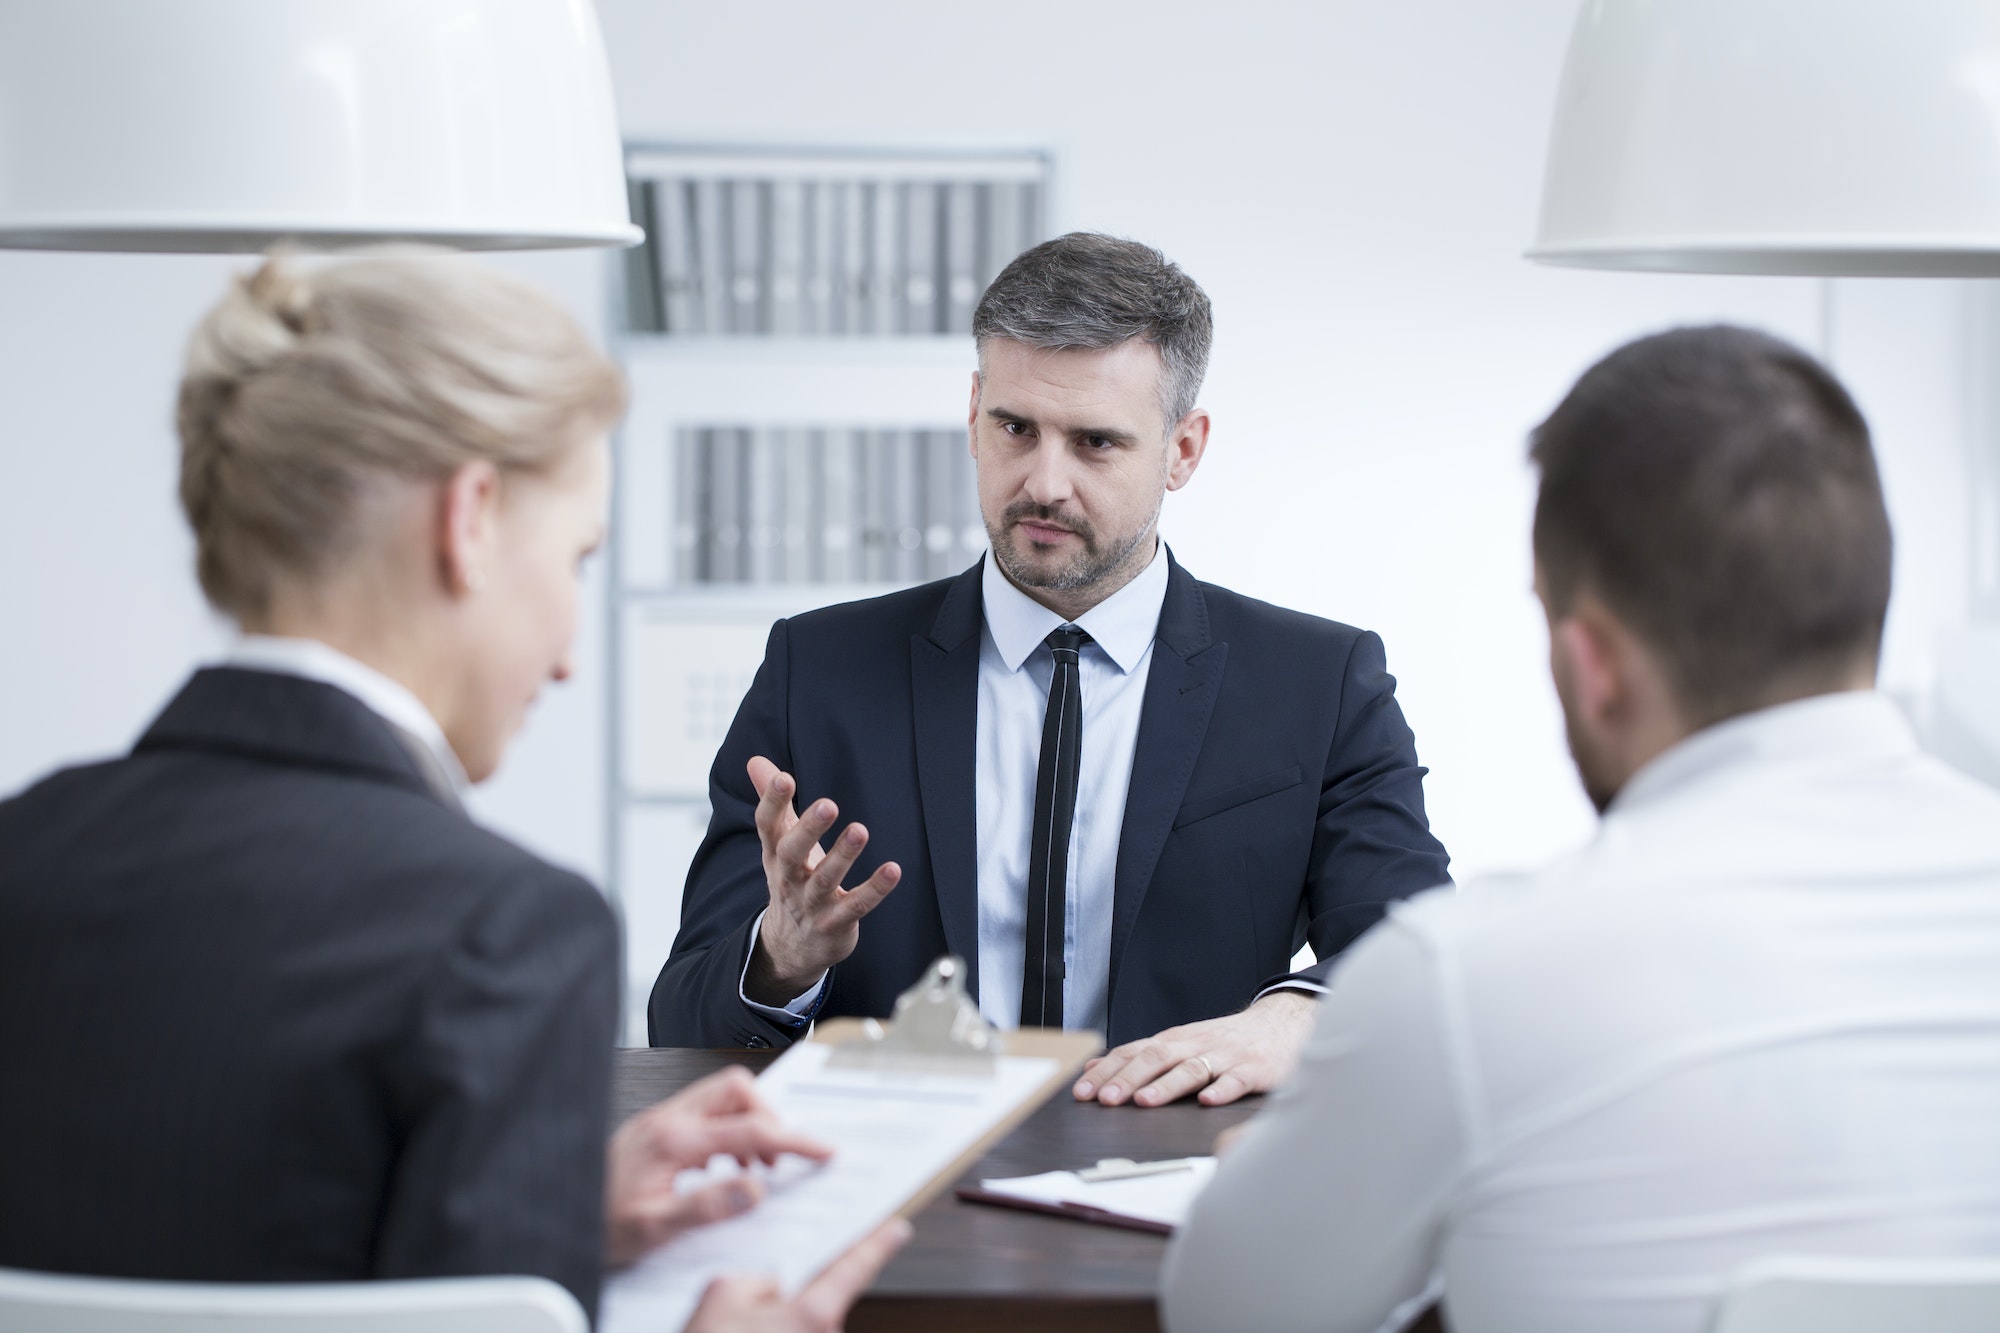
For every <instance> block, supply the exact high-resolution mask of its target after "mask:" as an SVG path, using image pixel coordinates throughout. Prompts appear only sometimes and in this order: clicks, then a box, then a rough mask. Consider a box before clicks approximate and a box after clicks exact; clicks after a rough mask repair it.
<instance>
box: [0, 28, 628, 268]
mask: <svg viewBox="0 0 2000 1333" xmlns="http://www.w3.org/2000/svg"><path fill="white" fill-rule="evenodd" d="M639 235H640V233H639V231H638V229H637V228H636V227H634V226H633V225H632V222H631V217H630V214H629V211H628V207H627V202H626V192H625V175H624V159H623V154H622V151H621V147H620V143H619V137H618V127H617V120H616V114H615V111H614V108H613V105H612V97H611V82H610V75H609V70H608V67H607V62H606V60H605V53H604V43H603V38H602V36H601V35H600V33H599V31H598V26H597V16H596V12H595V11H594V10H593V8H592V7H591V4H590V0H0V246H5V247H16V248H35V249H66V250H142V251H173V250H183V251H193V250H261V249H263V248H265V247H267V246H269V245H272V244H274V243H278V242H290V243H294V244H299V245H302V246H306V247H309V248H316V249H337V248H342V247H346V246H353V245H365V244H373V243H378V242H383V241H392V240H410V241H423V242H429V243H432V244H436V245H444V246H451V247H456V248H459V249H518V248H528V247H543V246H578V245H629V244H632V243H634V242H635V241H637V240H638V239H639Z"/></svg>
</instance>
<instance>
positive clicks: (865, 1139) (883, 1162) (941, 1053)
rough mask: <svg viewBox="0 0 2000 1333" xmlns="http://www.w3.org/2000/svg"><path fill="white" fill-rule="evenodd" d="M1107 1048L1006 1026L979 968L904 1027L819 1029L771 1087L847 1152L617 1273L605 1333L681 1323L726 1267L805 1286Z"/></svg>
mask: <svg viewBox="0 0 2000 1333" xmlns="http://www.w3.org/2000/svg"><path fill="white" fill-rule="evenodd" d="M1102 1047H1103V1042H1102V1039H1101V1038H1100V1037H1099V1036H1098V1034H1097V1033H1095V1032H1064V1031H1051V1030H1048V1029H1026V1030H1022V1031H1017V1032H1009V1033H998V1032H995V1031H994V1030H993V1028H992V1027H991V1026H989V1025H988V1024H987V1023H986V1021H985V1020H984V1019H983V1018H981V1017H980V1014H979V1007H978V1006H977V1005H976V1004H974V1003H972V1001H971V999H970V998H969V997H968V996H967V995H966V993H965V966H964V964H963V962H961V961H960V960H959V959H956V958H949V957H947V958H940V959H938V960H937V961H936V962H935V963H933V964H931V966H930V969H929V970H928V971H927V972H926V973H925V975H924V978H923V980H921V981H919V982H918V983H917V984H916V985H915V986H913V987H911V988H910V990H908V991H906V992H905V993H904V994H903V995H902V996H901V997H900V998H899V999H898V1000H897V1001H896V1011H895V1014H894V1016H893V1018H892V1019H891V1020H890V1021H889V1022H888V1023H886V1024H885V1023H883V1022H880V1021H878V1020H875V1019H831V1020H828V1021H827V1022H825V1023H822V1024H819V1025H818V1026H817V1027H816V1028H815V1030H814V1031H813V1033H812V1034H811V1036H810V1037H809V1038H807V1040H805V1041H803V1042H800V1043H798V1044H796V1045H794V1046H793V1047H792V1049H791V1050H789V1051H787V1052H786V1053H785V1054H784V1055H782V1056H780V1057H779V1058H778V1060H777V1061H776V1062H775V1063H774V1064H772V1065H771V1066H770V1067H768V1068H767V1069H765V1070H764V1072H763V1073H762V1074H760V1075H759V1076H758V1082H759V1085H760V1086H761V1087H763V1089H764V1090H765V1092H766V1095H767V1096H768V1097H769V1098H770V1099H771V1101H772V1104H773V1106H774V1107H775V1108H776V1109H777V1111H778V1114H779V1115H780V1116H781V1117H782V1118H783V1119H785V1120H786V1122H787V1123H789V1124H791V1125H792V1126H793V1127H794V1128H797V1129H800V1130H803V1131H804V1132H806V1133H809V1134H814V1135H816V1136H818V1137H821V1138H823V1139H824V1140H825V1141H826V1142H828V1143H831V1144H833V1145H834V1146H835V1149H836V1153H835V1157H834V1159H833V1161H832V1162H831V1163H829V1164H828V1165H827V1166H826V1167H807V1166H805V1164H803V1163H802V1162H800V1161H798V1160H797V1159H786V1161H783V1162H781V1163H780V1164H779V1165H778V1166H777V1167H775V1168H772V1169H771V1174H770V1175H768V1176H767V1177H766V1179H767V1181H768V1191H769V1192H768V1193H767V1195H766V1197H765V1199H764V1201H763V1202H762V1203H761V1204H759V1205H758V1206H757V1207H756V1208H753V1209H751V1210H750V1211H749V1212H747V1213H743V1214H739V1215H737V1216H736V1217H733V1218H730V1219H728V1220H726V1221H722V1222H717V1223H715V1224H713V1225H711V1226H707V1227H699V1228H696V1229H694V1230H693V1231H690V1232H684V1233H682V1234H681V1235H680V1236H678V1237H676V1238H675V1239H673V1240H671V1241H669V1242H668V1243H667V1244H666V1245H665V1246H663V1247H661V1248H660V1249H658V1250H655V1251H654V1252H653V1253H652V1254H651V1255H649V1256H648V1257H647V1258H645V1259H642V1260H640V1261H639V1262H638V1263H637V1264H635V1265H633V1266H632V1267H631V1268H628V1269H626V1270H624V1271H623V1272H621V1273H617V1274H614V1275H613V1276H612V1277H611V1278H610V1279H609V1280H608V1281H607V1282H606V1283H605V1286H604V1292H603V1297H602V1300H601V1302H600V1307H599V1318H598V1330H599V1333H627V1331H628V1330H638V1329H645V1330H647V1331H648V1333H657V1330H659V1329H663V1328H666V1329H672V1328H679V1327H680V1326H681V1325H682V1324H684V1323H685V1322H686V1321H687V1318H688V1316H689V1315H690V1314H691V1313H692V1312H693V1310H694V1308H695V1305H696V1304H697V1303H698V1302H699V1300H700V1298H701V1294H702V1292H703V1291H704V1290H705V1289H706V1287H707V1285H708V1281H709V1279H710V1278H712V1277H714V1276H718V1275H720V1274H722V1273H729V1272H764V1273H768V1274H770V1275H771V1276H773V1277H775V1278H777V1279H778V1281H779V1284H780V1286H781V1287H782V1288H783V1289H784V1290H786V1291H796V1290H797V1289H799V1288H800V1287H802V1286H803V1285H804V1284H805V1283H806V1282H807V1281H808V1280H810V1279H811V1278H812V1277H813V1276H814V1275H815V1274H817V1273H818V1272H819V1271H820V1270H821V1269H822V1268H824V1267H825V1265H826V1264H827V1263H829V1262H831V1261H832V1260H833V1259H835V1258H837V1257H838V1256H839V1254H841V1253H842V1252H844V1251H845V1250H846V1248H847V1247H848V1246H849V1245H851V1244H852V1243H853V1242H854V1241H856V1240H859V1239H860V1238H861V1236H862V1235H863V1234H865V1231H866V1229H867V1228H871V1227H873V1226H875V1225H876V1224H877V1223H879V1222H880V1221H881V1220H883V1219H885V1218H887V1217H890V1216H902V1217H906V1218H909V1217H914V1216H915V1215H916V1214H917V1213H919V1212H921V1211H922V1210H923V1209H924V1208H925V1207H926V1206H927V1205H928V1204H929V1203H930V1202H931V1201H932V1200H933V1199H935V1198H937V1197H938V1195H940V1194H942V1193H943V1192H944V1191H945V1190H946V1189H948V1188H949V1187H950V1186H951V1185H952V1184H953V1183H954V1182H955V1181H957V1180H958V1178H959V1177H960V1176H962V1175H964V1174H965V1172H966V1171H967V1170H968V1169H970V1168H971V1166H972V1165H973V1163H975V1162H977V1161H978V1160H979V1159H980V1158H981V1157H983V1156H984V1155H985V1154H986V1153H987V1152H988V1151H989V1150H990V1149H991V1148H992V1147H993V1145H994V1144H995V1143H997V1142H999V1140H1000V1139H1002V1138H1003V1137H1005V1136H1006V1135H1007V1134H1008V1133H1010V1132H1011V1131H1012V1130H1013V1129H1014V1128H1015V1127H1016V1126H1018V1125H1019V1124H1020V1123H1021V1122H1022V1121H1023V1120H1025V1119H1027V1118H1028V1117H1029V1116H1030V1115H1032V1114H1033V1113H1034V1112H1035V1111H1036V1110H1037V1109H1038V1108H1039V1107H1040V1106H1041V1105H1042V1104H1043V1103H1044V1102H1046V1101H1047V1100H1048V1099H1049V1098H1050V1097H1051V1096H1053V1095H1054V1094H1055V1093H1057V1092H1058V1091H1060V1090H1061V1089H1062V1088H1063V1087H1064V1086H1065V1085H1066V1084H1068V1083H1069V1082H1070V1081H1071V1080H1072V1079H1074V1078H1075V1077H1076V1073H1077V1071H1078V1069H1079V1068H1080V1067H1081V1066H1082V1064H1083V1062H1084V1061H1085V1060H1086V1059H1088V1058H1089V1057H1090V1056H1091V1055H1093V1054H1095V1053H1096V1052H1097V1051H1099V1050H1100V1049H1102ZM843 1163H844V1164H845V1169H843ZM788 1164H789V1166H790V1167H796V1168H799V1169H792V1170H788Z"/></svg>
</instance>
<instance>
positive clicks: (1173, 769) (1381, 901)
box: [649, 555, 1447, 1046]
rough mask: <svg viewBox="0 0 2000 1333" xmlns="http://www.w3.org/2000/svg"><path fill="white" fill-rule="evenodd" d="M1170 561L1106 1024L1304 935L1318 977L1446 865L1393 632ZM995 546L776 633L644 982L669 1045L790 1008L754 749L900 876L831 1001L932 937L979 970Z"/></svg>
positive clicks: (1220, 1003) (1125, 1031) (1285, 949)
mask: <svg viewBox="0 0 2000 1333" xmlns="http://www.w3.org/2000/svg"><path fill="white" fill-rule="evenodd" d="M1169 561H1170V566H1169V572H1168V575H1167V594H1166V602H1165V604H1164V606H1163V607H1162V609H1161V612H1160V624H1159V630H1158V633H1157V636H1156V642H1155V645H1154V651H1153V661H1152V667H1151V670H1150V673H1149V675H1148V678H1147V681H1146V693H1145V699H1144V701H1143V703H1142V707H1141V713H1140V722H1139V740H1138V750H1137V753H1136V755H1135V757H1134V762H1133V766H1132V782H1131V787H1130V791H1129V794H1128V796H1127V799H1126V807H1125V821H1124V824H1123V826H1122V828H1121V830H1120V835H1119V842H1118V861H1117V870H1116V878H1115V887H1114V895H1115V896H1114V899H1113V907H1112V933H1111V960H1110V961H1111V968H1110V995H1109V1005H1108V1011H1109V1020H1110V1021H1109V1027H1110V1032H1109V1034H1108V1037H1109V1040H1110V1041H1111V1042H1112V1044H1114V1045H1115V1044H1118V1043H1120V1042H1125V1041H1130V1040H1133V1039H1135V1038H1139V1037H1145V1036H1150V1035H1152V1034H1153V1033H1155V1032H1158V1031H1160V1030H1161V1029H1163V1028H1168V1027H1172V1026H1174V1025H1175V1024H1178V1023H1187V1022H1192V1021H1194V1020H1197V1019H1204V1018H1214V1017H1217V1016H1218V1015H1222V1014H1228V1013H1234V1012H1235V1011H1237V1010H1238V1009H1241V1008H1242V1007H1243V1006H1244V1005H1245V1004H1247V1003H1249V1002H1250V1000H1251V999H1253V998H1254V997H1255V996H1256V994H1257V993H1258V991H1259V990H1260V989H1261V988H1262V987H1264V986H1265V985H1267V984H1269V983H1271V982H1272V981H1275V980H1280V979H1282V978H1284V977H1285V976H1286V975H1287V971H1286V970H1287V968H1288V967H1289V966H1290V960H1291V958H1292V955H1293V954H1294V953H1296V952H1297V951H1298V948H1299V946H1300V945H1301V944H1303V943H1306V942H1307V941H1310V942H1311V944H1312V946H1313V951H1314V953H1315V954H1316V955H1317V957H1318V958H1319V959H1320V960H1321V961H1320V963H1319V964H1318V966H1317V967H1315V968H1313V969H1312V970H1311V972H1310V973H1309V974H1308V977H1307V979H1311V980H1322V979H1323V978H1324V977H1325V975H1326V974H1327V972H1328V971H1329V970H1330V969H1331V967H1332V965H1333V961H1334V958H1335V956H1336V955H1337V954H1339V952H1340V951H1341V950H1342V949H1344V948H1346V947H1347V945H1348V943H1349V942H1351V941H1352V940H1353V939H1354V938H1355V937H1356V936H1358V935H1360V934H1361V933H1362V932H1363V931H1365V930H1366V929H1368V927H1369V926H1371V925H1373V924H1374V923H1375V922H1376V921H1377V920H1378V919H1380V918H1381V916H1382V915H1383V913H1384V912H1385V911H1386V910H1387V906H1388V904H1389V903H1391V902H1393V901H1395V900H1396V899H1399V898H1404V897H1407V896H1409V895H1410V894H1413V893H1416V892H1419V891H1421V890H1423V889H1427V888H1431V887H1434V886H1436V885H1438V884H1441V883H1444V882H1445V880H1446V871H1445V867H1446V861H1447V858H1446V856H1445V851H1444V848H1443V847H1442V846H1441V845H1440V844H1439V843H1438V840H1437V839H1436V838H1434V837H1432V836H1431V834H1430V830H1429V827H1428V825H1427V823H1426V822H1425V818H1424V801H1423V785H1422V784H1423V775H1424V770H1423V769H1422V768H1420V767H1418V765H1417V754H1416V742H1415V738H1414V737H1413V736H1412V735H1411V733H1410V728H1409V727H1408V725H1407V724H1406V723H1405V722H1404V721H1403V714H1402V710H1401V709H1400V708H1398V707H1397V706H1396V699H1395V685H1396V682H1395V679H1394V677H1392V676H1390V675H1389V673H1388V670H1387V668H1386V666H1385V663H1384V658H1383V652H1382V641H1381V640H1380V639H1378V638H1377V637H1376V636H1375V635H1373V634H1370V633H1367V632H1366V631H1363V630H1358V629H1355V628H1353V627H1351V626H1348V625H1340V624H1335V623H1334V622H1332V621H1328V620H1321V619H1319V618H1317V617H1314V616H1307V615H1301V614H1299V613H1297V612H1294V611H1286V610H1283V609H1281V608H1278V607H1275V606H1271V605H1268V604H1267V603H1264V602H1258V601H1253V600H1252V599H1250V598H1248V597H1243V596H1239V595H1238V594H1236V593H1233V592H1230V591H1229V590H1227V589H1225V588H1218V587H1216V586H1214V585H1213V584H1207V583H1200V582H1197V581H1196V580H1195V579H1194V578H1193V577H1192V576H1190V575H1189V574H1188V572H1187V571H1186V570H1185V569H1183V568H1181V566H1180V565H1179V564H1178V563H1177V562H1172V557H1171V555H1170V556H1169ZM981 601H982V599H981V595H980V566H978V565H975V566H973V567H972V568H971V569H969V570H967V571H966V572H965V573H963V574H961V575H959V576H958V577H957V578H954V579H947V580H944V581H942V582H939V583H932V584H928V585H926V586H924V587H921V588H913V589H911V590H909V591H907V592H899V593H894V594H891V595H889V596H886V597H878V598H874V599H871V600H869V601H863V602H851V603H848V604H846V605H842V606H834V607H828V608H826V609H825V610H821V611H815V612H812V613H811V614H808V615H803V616H798V617H795V618H794V619H791V620H787V621H779V622H778V624H777V625H776V626H774V627H773V628H772V630H771V638H770V643H769V645H768V647H767V648H766V650H765V654H764V663H763V666H762V667H761V668H760V669H759V670H758V672H757V676H756V680H755V681H754V682H753V683H752V685H751V687H750V693H749V695H748V697H746V698H745V699H744V701H743V706H742V708H741V709H740V710H739V711H738V712H737V715H736V719H735V721H734V723H733V724H732V725H731V726H730V729H729V734H728V737H727V738H726V739H725V740H724V741H723V744H722V749H721V752H720V753H719V754H718V755H717V756H716V760H715V767H714V770H713V771H712V772H711V774H710V776H709V799H710V801H711V803H712V805H713V808H714V814H713V816H712V818H711V820H710V823H709V828H708V835H707V837H706V838H705V839H704V840H703V842H702V845H701V848H700V850H699V851H698V852H697V853H696V855H695V859H694V864H693V866H692V868H691V869H690V871H689V873H688V881H687V889H686V894H685V896H684V898H683V900H682V905H681V931H680V935H679V937H678V938H677V939H676V940H675V941H674V948H673V953H672V955H671V957H669V958H668V960H667V963H666V966H665V967H664V968H662V969H661V972H660V976H659V980H658V981H657V982H656V983H655V984H654V987H653V994H652V1002H651V1005H650V1009H649V1017H650V1028H651V1033H652V1040H653V1043H654V1044H655V1045H661V1046H767V1045H768V1046H779V1045H784V1044H787V1043H789V1042H790V1041H792V1040H793V1039H794V1038H795V1037H796V1036H797V1035H799V1028H798V1027H796V1026H790V1025H786V1024H783V1023H779V1022H774V1021H772V1020H771V1019H769V1018H766V1017H764V1016H763V1015H761V1014H759V1013H758V1012H757V1011H756V1010H754V1009H751V1008H750V1007H749V1006H747V1005H745V1004H744V1003H743V1001H742V999H741V992H740V989H739V985H740V979H741V976H742V973H743V965H744V962H745V960H746V959H747V958H748V957H749V950H750V946H751V943H752V940H751V927H752V925H753V923H754V921H755V919H756V917H757V914H758V913H759V912H760V911H761V910H762V909H763V908H764V907H765V906H766V905H767V904H768V902H769V892H768V890H767V888H766V886H765V880H764V870H763V859H762V852H761V848H760V846H759V843H758V839H757V830H756V825H755V822H754V813H755V809H756V793H755V791H754V790H753V789H752V787H751V785H750V780H749V777H748V775H747V774H746V772H745V764H746V763H747V761H748V760H749V759H750V757H751V756H752V755H759V754H761V755H764V756H766V757H767V758H769V759H771V760H772V761H773V762H775V763H777V764H778V765H779V766H780V767H781V768H784V769H785V770H787V771H788V772H790V773H792V774H793V775H794V776H795V777H796V778H797V779H798V784H799V793H800V796H801V798H802V799H804V800H814V799H818V798H820V797H830V798H831V799H832V800H834V801H835V802H837V803H838V804H839V806H840V810H841V819H842V821H843V822H844V821H846V820H850V819H858V820H861V821H862V822H863V823H865V824H866V825H867V826H868V830H869V841H868V847H867V849H866V851H865V853H864V855H863V857H862V858H861V860H860V861H858V862H857V863H856V865H855V868H854V870H853V872H852V874H851V876H850V878H849V880H848V882H849V883H859V882H861V880H862V879H864V878H865V877H866V876H867V875H869V874H871V873H872V872H873V870H874V868H875V867H876V866H878V865H880V864H881V863H882V862H883V861H889V860H893V861H896V862H897V863H898V864H899V865H901V867H902V869H903V879H902V882H901V883H900V884H898V885H897V887H896V889H895V891H894V892H893V893H891V894H890V895H889V896H888V897H887V898H886V899H885V900H884V901H883V902H882V904H881V905H880V906H879V907H877V908H876V909H875V910H874V911H873V912H872V913H870V914H869V915H868V917H867V918H866V919H865V920H863V922H862V923H861V942H860V944H859V945H858V946H857V947H856V949H855V951H854V953H853V954H852V955H851V956H850V957H849V958H848V959H847V960H846V961H844V962H842V963H841V964H839V965H838V966H837V967H835V968H834V969H833V972H832V975H831V977H830V979H829V983H828V989H827V993H826V995H825V997H824V1000H823V1002H822V1004H821V1007H820V1010H819V1013H820V1016H822V1017H832V1016H835V1015H844V1014H855V1015H872V1016H885V1015H887V1014H888V1013H889V1011H890V1009H891V1007H892V1005H893V1003H894V1001H895V998H896V996H897V994H898V993H899V992H901V991H903V990H905V989H907V988H908V987H909V986H910V985H911V984H913V983H914V982H915V981H916V979H917V977H918V976H919V975H920V974H921V973H922V972H923V970H924V968H925V967H926V965H928V964H929V963H930V962H931V960H932V959H933V958H935V957H937V956H938V955H939V954H943V953H946V952H950V953H955V954H957V955H959V956H960V957H961V958H964V959H965V960H966V961H967V964H968V965H969V967H970V969H971V982H972V986H973V989H974V993H975V994H976V993H977V987H978V959H979V947H978V891H979V888H978V867H977V857H978V848H977V835H976V829H975V820H974V780H975V779H974V773H973V766H974V756H975V754H976V750H977V746H976V739H975V727H976V721H977V716H976V714H977V706H978V695H977V685H978V672H979V646H980V640H981V638H982V636H983V632H984V619H983V614H982V609H981Z"/></svg>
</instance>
